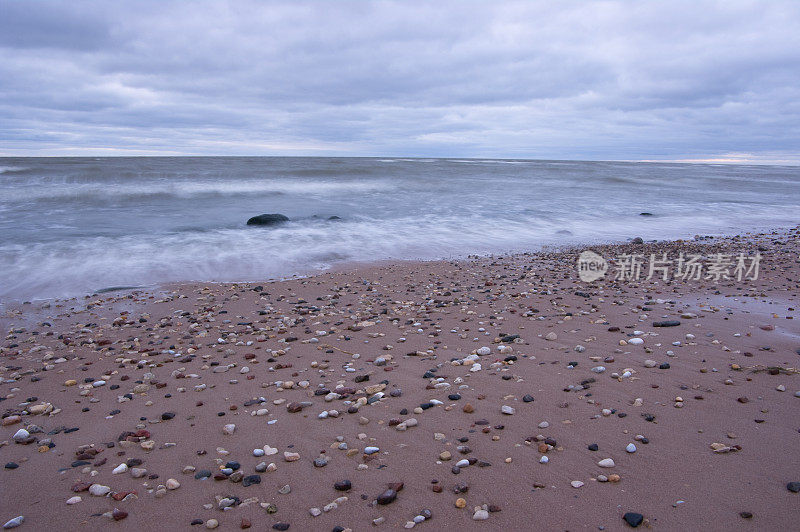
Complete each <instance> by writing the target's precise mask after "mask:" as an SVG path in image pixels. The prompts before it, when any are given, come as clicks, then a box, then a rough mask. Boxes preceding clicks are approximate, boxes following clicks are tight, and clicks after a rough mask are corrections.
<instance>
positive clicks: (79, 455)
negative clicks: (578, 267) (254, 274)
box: [0, 230, 800, 532]
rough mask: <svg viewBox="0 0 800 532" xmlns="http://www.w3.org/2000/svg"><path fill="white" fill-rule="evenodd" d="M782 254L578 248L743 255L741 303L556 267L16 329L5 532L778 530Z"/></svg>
mask: <svg viewBox="0 0 800 532" xmlns="http://www.w3.org/2000/svg"><path fill="white" fill-rule="evenodd" d="M797 236H798V231H797V230H791V231H788V232H784V233H775V234H762V235H750V236H748V237H736V238H729V239H711V240H708V241H706V240H704V241H703V242H701V243H697V242H695V243H686V242H671V243H652V244H627V245H622V246H607V247H602V248H596V249H597V251H598V252H602V253H603V254H606V255H618V254H620V253H625V252H628V253H630V252H632V251H635V252H636V253H642V254H649V253H659V254H660V253H663V252H676V253H677V252H678V251H679V250H683V251H687V250H690V251H693V252H702V253H706V254H710V253H720V252H723V251H726V250H731V252H732V251H733V250H736V251H738V250H739V249H742V250H744V251H752V250H754V249H758V250H761V253H762V255H763V256H764V258H763V259H762V260H763V262H764V264H765V266H764V267H763V269H762V275H761V277H760V278H759V280H758V281H751V282H749V283H748V284H744V283H741V282H737V281H736V280H733V279H732V280H728V281H724V282H709V281H683V282H679V281H675V282H667V283H665V282H659V281H657V280H656V281H639V282H633V281H627V282H623V281H615V280H613V279H606V280H599V281H595V282H594V283H591V284H587V283H581V282H580V281H579V280H578V279H577V275H576V274H575V270H574V264H575V259H576V256H577V253H576V252H575V251H569V250H568V251H559V252H545V253H537V254H521V255H514V256H503V257H482V258H472V259H468V260H463V261H450V262H432V263H412V264H406V263H399V264H393V265H384V266H374V267H369V268H364V269H360V270H353V271H348V272H337V273H325V274H320V275H318V276H315V277H311V278H305V279H294V280H288V281H282V282H273V283H264V284H261V285H257V284H253V283H251V284H220V285H209V286H204V285H197V284H183V285H175V286H171V287H165V288H164V290H163V291H157V292H144V291H141V292H138V291H137V292H128V293H124V294H121V295H109V294H103V295H102V296H99V295H95V296H91V297H87V298H86V299H84V300H65V301H54V302H52V303H48V304H46V305H44V306H41V305H31V304H26V305H22V306H20V307H19V308H18V309H12V310H10V311H9V312H8V314H7V316H6V317H4V318H3V326H4V327H5V330H6V331H7V334H6V336H5V338H4V339H3V340H2V344H0V355H1V357H2V358H0V363H1V364H2V367H0V411H1V412H2V427H1V429H2V433H0V453H2V456H3V463H4V467H3V469H2V470H1V471H0V480H1V481H2V485H3V495H2V498H0V510H1V511H2V513H0V520H2V521H3V522H4V523H5V525H4V527H5V528H16V527H21V528H30V529H31V530H41V529H44V528H45V527H48V526H64V527H67V528H70V529H73V528H74V529H78V528H81V527H84V526H90V527H93V528H100V527H103V528H104V529H105V528H106V527H108V528H111V527H123V528H131V529H133V528H141V527H142V526H153V525H154V524H157V526H164V527H170V528H172V527H179V526H190V527H191V526H194V527H198V528H207V529H213V528H217V527H219V528H242V529H246V528H250V527H254V528H258V529H267V528H269V529H274V530H289V529H293V530H325V529H327V530H335V531H339V532H342V531H346V530H364V529H367V528H368V527H380V528H395V529H400V528H403V529H410V528H417V527H422V528H429V529H431V530H435V529H445V530H464V529H470V528H475V529H478V528H481V529H484V528H486V527H489V528H490V529H502V528H505V529H509V530H528V529H530V528H531V527H533V526H534V525H535V526H536V527H538V528H543V529H554V528H560V529H573V528H583V527H601V528H605V529H616V528H620V527H623V528H624V527H639V526H653V527H655V526H665V527H667V528H696V527H698V526H701V525H702V526H706V527H709V526H710V527H712V528H725V527H734V528H735V527H737V526H741V522H742V521H743V520H745V521H752V522H753V523H754V524H756V525H757V526H759V527H762V528H772V527H775V528H778V527H780V528H789V527H791V526H793V525H794V524H795V523H796V522H797V519H798V518H800V510H798V508H800V506H798V504H797V502H798V499H797V497H798V495H796V494H797V493H798V492H799V491H800V482H798V480H800V473H799V472H800V457H799V456H798V455H797V453H794V452H793V451H792V449H793V448H794V445H793V444H794V443H797V442H798V441H799V440H800V432H798V431H799V430H800V416H798V412H800V380H799V379H798V377H797V375H796V374H797V370H796V369H795V368H796V367H797V365H798V360H800V357H799V355H800V343H798V340H797V338H798V333H800V322H798V321H797V319H796V318H797V316H798V313H797V311H796V305H797V304H798V303H799V302H798V301H797V294H798V287H799V286H800V285H799V284H798V283H800V264H798V260H797V256H798V254H797V251H798V247H797V245H796V244H795V241H796V237H797ZM733 479H736V480H735V481H734V480H733ZM743 479H747V480H746V483H745V481H744V480H743ZM484 522H485V523H484Z"/></svg>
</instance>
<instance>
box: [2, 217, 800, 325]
mask: <svg viewBox="0 0 800 532" xmlns="http://www.w3.org/2000/svg"><path fill="white" fill-rule="evenodd" d="M798 227H800V226H795V227H791V226H775V227H772V226H770V227H763V228H759V229H754V230H751V231H743V232H733V233H720V234H712V235H694V237H692V238H691V239H689V238H686V239H683V238H675V239H666V240H644V241H643V243H644V244H646V245H659V246H672V245H678V244H690V245H693V244H698V243H700V244H718V243H722V244H723V245H724V243H726V242H729V241H731V240H737V239H742V238H753V237H755V236H757V235H762V236H763V235H769V234H774V233H775V232H791V231H794V230H796V229H797V228H798ZM635 240H636V238H634V237H630V238H628V239H627V240H625V241H622V240H612V241H586V242H575V243H565V244H542V245H540V246H538V247H537V249H536V250H506V251H502V252H495V253H466V254H460V255H455V256H452V257H447V258H433V259H427V258H406V259H402V258H387V259H377V260H374V261H363V260H346V261H342V262H338V263H333V264H331V265H329V266H327V267H325V268H322V269H320V268H310V269H308V270H305V271H302V272H296V273H292V274H290V275H287V276H283V277H270V278H266V279H259V280H234V281H225V280H191V279H189V280H180V281H164V282H155V283H151V284H145V285H140V286H108V287H101V288H98V289H95V290H93V291H90V292H82V293H80V294H75V295H71V296H66V297H64V296H61V297H36V298H29V299H10V298H6V299H7V300H6V301H1V300H0V329H3V328H4V327H5V324H6V321H9V320H10V315H11V314H14V313H18V312H20V311H23V310H27V309H30V308H31V307H32V306H39V307H40V308H41V307H42V306H43V305H44V306H45V307H44V308H49V307H47V305H50V306H58V305H60V306H62V307H63V306H64V305H65V304H68V303H69V302H79V301H81V300H88V299H91V298H93V297H103V296H105V295H107V294H111V295H113V294H117V293H120V292H126V293H134V292H139V293H142V292H144V293H147V294H153V293H164V292H166V291H169V290H175V289H179V288H180V287H181V286H197V285H249V284H255V285H257V284H259V283H260V284H266V283H268V284H273V283H282V282H288V281H294V280H298V279H309V278H314V277H317V276H319V275H324V274H326V273H350V272H354V271H356V270H364V269H367V270H372V269H375V268H380V267H386V266H393V265H405V264H432V265H435V264H438V263H449V262H454V261H455V262H463V261H471V260H476V259H477V260H491V259H492V258H493V257H525V256H530V255H542V254H552V253H577V252H579V251H582V250H585V249H595V248H599V249H616V248H620V247H622V246H626V245H629V244H631V243H632V241H635ZM122 297H124V296H122ZM4 320H5V321H4Z"/></svg>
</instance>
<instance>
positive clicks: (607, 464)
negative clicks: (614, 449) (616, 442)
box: [597, 458, 616, 467]
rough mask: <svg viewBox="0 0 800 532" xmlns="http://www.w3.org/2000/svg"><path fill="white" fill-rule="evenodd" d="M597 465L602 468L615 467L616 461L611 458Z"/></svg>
mask: <svg viewBox="0 0 800 532" xmlns="http://www.w3.org/2000/svg"><path fill="white" fill-rule="evenodd" d="M597 465H598V466H600V467H614V466H615V465H616V464H615V463H614V460H612V459H611V458H603V459H602V460H600V461H599V462H597Z"/></svg>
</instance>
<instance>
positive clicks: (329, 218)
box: [328, 216, 341, 220]
mask: <svg viewBox="0 0 800 532" xmlns="http://www.w3.org/2000/svg"><path fill="white" fill-rule="evenodd" d="M328 220H341V218H340V217H338V216H328Z"/></svg>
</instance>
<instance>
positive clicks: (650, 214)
mask: <svg viewBox="0 0 800 532" xmlns="http://www.w3.org/2000/svg"><path fill="white" fill-rule="evenodd" d="M639 216H653V213H652V212H640V213H639Z"/></svg>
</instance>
